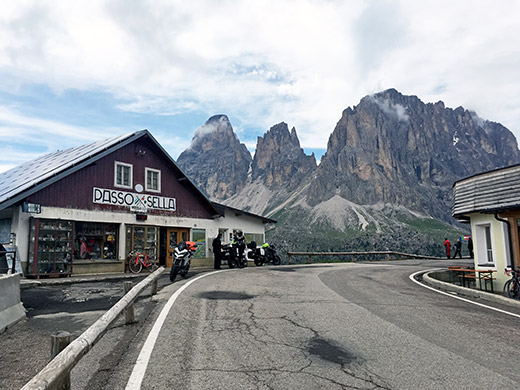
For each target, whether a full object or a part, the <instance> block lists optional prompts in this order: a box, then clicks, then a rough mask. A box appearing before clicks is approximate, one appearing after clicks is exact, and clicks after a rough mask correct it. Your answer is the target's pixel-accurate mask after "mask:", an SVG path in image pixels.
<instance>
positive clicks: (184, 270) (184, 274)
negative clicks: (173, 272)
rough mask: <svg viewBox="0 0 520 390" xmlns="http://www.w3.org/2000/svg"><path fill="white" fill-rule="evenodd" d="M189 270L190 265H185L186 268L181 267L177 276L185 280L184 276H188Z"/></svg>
mask: <svg viewBox="0 0 520 390" xmlns="http://www.w3.org/2000/svg"><path fill="white" fill-rule="evenodd" d="M189 270H190V265H189V264H186V267H183V269H182V270H180V271H179V275H181V276H182V277H183V278H185V277H186V275H188V271H189Z"/></svg>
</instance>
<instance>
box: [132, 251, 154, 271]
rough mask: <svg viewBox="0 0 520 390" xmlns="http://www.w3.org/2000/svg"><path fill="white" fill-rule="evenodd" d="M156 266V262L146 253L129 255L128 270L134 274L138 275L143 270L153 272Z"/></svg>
mask: <svg viewBox="0 0 520 390" xmlns="http://www.w3.org/2000/svg"><path fill="white" fill-rule="evenodd" d="M154 264H155V262H154V261H152V260H151V259H150V258H149V257H148V255H147V254H146V253H134V252H130V254H129V255H128V269H130V271H131V272H133V273H134V274H138V273H139V272H141V271H142V270H143V268H145V269H147V270H148V271H150V272H151V271H152V270H153V265H154Z"/></svg>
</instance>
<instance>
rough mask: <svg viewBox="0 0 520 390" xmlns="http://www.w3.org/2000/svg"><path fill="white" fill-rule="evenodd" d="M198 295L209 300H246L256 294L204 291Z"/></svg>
mask: <svg viewBox="0 0 520 390" xmlns="http://www.w3.org/2000/svg"><path fill="white" fill-rule="evenodd" d="M198 296H199V298H203V299H211V300H247V299H253V298H254V297H256V295H251V294H246V293H243V292H236V291H206V292H203V293H200V294H199V295H198Z"/></svg>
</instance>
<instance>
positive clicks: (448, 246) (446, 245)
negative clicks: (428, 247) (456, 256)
mask: <svg viewBox="0 0 520 390" xmlns="http://www.w3.org/2000/svg"><path fill="white" fill-rule="evenodd" d="M443 245H444V246H445V247H446V257H447V258H448V259H449V258H450V255H451V242H450V240H448V239H447V238H445V239H444V244H443Z"/></svg>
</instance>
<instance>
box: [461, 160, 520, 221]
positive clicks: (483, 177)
mask: <svg viewBox="0 0 520 390" xmlns="http://www.w3.org/2000/svg"><path fill="white" fill-rule="evenodd" d="M519 208H520V165H513V166H510V167H506V168H501V169H496V170H493V171H489V172H483V173H480V174H478V175H474V176H471V177H468V178H466V179H462V180H459V181H457V182H456V183H455V184H454V185H453V209H452V215H453V216H454V217H455V218H462V217H464V216H465V215H467V214H469V213H474V212H482V213H485V212H494V211H504V210H512V209H519Z"/></svg>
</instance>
